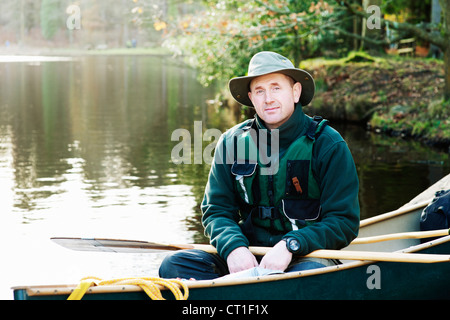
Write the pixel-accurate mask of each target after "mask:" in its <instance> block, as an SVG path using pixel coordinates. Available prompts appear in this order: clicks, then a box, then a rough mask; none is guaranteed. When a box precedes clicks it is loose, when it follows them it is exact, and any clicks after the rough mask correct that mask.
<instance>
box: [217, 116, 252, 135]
mask: <svg viewBox="0 0 450 320" xmlns="http://www.w3.org/2000/svg"><path fill="white" fill-rule="evenodd" d="M254 121H255V119H254V118H253V119H247V120H245V121H242V122H240V123H238V124H236V125H235V126H233V127H231V128H230V129H228V130H226V131H225V132H224V133H223V135H224V137H225V138H227V139H228V138H230V137H233V136H236V135H238V134H241V133H242V132H243V131H244V130H248V129H250V127H251V125H252V124H253V122H254Z"/></svg>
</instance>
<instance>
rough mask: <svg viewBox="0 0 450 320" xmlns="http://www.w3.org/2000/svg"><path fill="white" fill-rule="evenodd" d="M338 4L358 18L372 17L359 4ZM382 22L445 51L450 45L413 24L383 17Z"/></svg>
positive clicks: (346, 2) (344, 1)
mask: <svg viewBox="0 0 450 320" xmlns="http://www.w3.org/2000/svg"><path fill="white" fill-rule="evenodd" d="M336 2H337V3H338V4H340V3H343V5H344V6H345V7H346V8H347V10H348V11H349V12H350V13H352V14H354V15H357V16H360V17H363V18H366V19H367V18H369V17H370V16H371V14H368V13H367V12H365V11H364V10H363V8H361V6H360V5H358V4H355V3H349V2H348V1H346V0H343V1H338V0H336ZM380 22H381V24H382V25H386V24H389V26H390V27H392V28H394V29H397V30H402V31H407V32H411V33H412V34H413V35H414V36H416V37H417V38H420V39H422V40H425V41H427V42H430V43H432V44H434V45H436V46H438V47H439V48H441V49H443V50H445V48H446V47H447V46H448V45H449V44H448V41H447V40H446V39H445V38H444V37H442V36H440V35H435V34H431V33H429V32H427V31H426V30H424V29H423V28H421V27H417V26H415V25H413V24H410V23H407V22H393V21H390V20H387V19H384V18H382V17H380Z"/></svg>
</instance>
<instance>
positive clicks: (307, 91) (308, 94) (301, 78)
mask: <svg viewBox="0 0 450 320" xmlns="http://www.w3.org/2000/svg"><path fill="white" fill-rule="evenodd" d="M272 73H282V74H284V75H287V76H289V77H291V78H292V79H294V81H296V82H300V84H301V85H302V94H301V96H300V104H301V105H302V106H306V105H308V104H309V103H310V102H311V100H312V98H313V97H314V92H315V89H316V85H315V83H314V79H313V77H312V76H311V75H310V74H309V73H308V72H306V71H305V70H302V69H292V68H289V69H281V70H277V71H274V72H269V73H265V74H259V75H254V76H244V77H236V78H233V79H231V80H230V81H229V82H228V87H229V89H230V93H231V95H232V96H233V98H234V99H235V100H236V101H237V102H239V103H240V104H243V105H246V106H249V107H253V103H252V102H251V100H250V98H249V97H248V92H249V91H250V82H251V81H252V80H253V79H255V78H257V77H260V76H263V75H266V74H272Z"/></svg>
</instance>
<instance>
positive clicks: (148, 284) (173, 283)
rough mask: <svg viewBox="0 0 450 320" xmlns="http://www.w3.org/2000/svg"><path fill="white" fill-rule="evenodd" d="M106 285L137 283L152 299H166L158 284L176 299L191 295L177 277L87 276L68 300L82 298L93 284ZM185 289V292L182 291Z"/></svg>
mask: <svg viewBox="0 0 450 320" xmlns="http://www.w3.org/2000/svg"><path fill="white" fill-rule="evenodd" d="M92 285H94V286H105V285H136V286H139V287H141V288H142V289H143V290H144V291H145V293H146V294H147V295H148V296H149V297H150V298H151V299H152V300H165V299H164V298H163V296H162V294H161V290H160V289H159V287H158V285H160V286H163V287H166V288H168V289H169V290H170V291H171V292H172V293H173V295H174V296H175V299H177V300H187V298H188V296H189V289H188V287H187V285H186V284H185V283H184V282H183V281H181V280H177V279H161V278H153V277H141V278H133V277H132V278H120V279H111V280H102V279H100V278H97V277H85V278H83V279H81V281H80V283H79V284H78V286H77V287H76V288H75V289H74V290H73V292H72V293H71V294H70V296H69V298H68V299H67V300H81V298H83V296H84V294H85V293H86V291H87V290H88V289H89V288H90V287H91V286H92ZM180 288H182V289H183V291H184V293H183V292H182V291H181V289H180Z"/></svg>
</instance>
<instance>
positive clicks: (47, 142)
mask: <svg viewBox="0 0 450 320" xmlns="http://www.w3.org/2000/svg"><path fill="white" fill-rule="evenodd" d="M0 81H1V86H0V192H1V194H2V203H1V206H0V208H1V213H2V219H5V221H6V222H7V223H6V224H3V225H4V226H6V228H9V230H8V232H7V233H3V237H4V238H5V240H6V239H7V238H8V237H10V236H11V237H12V238H14V237H16V238H15V239H16V240H18V238H20V239H21V240H23V241H30V240H31V241H36V243H40V245H42V246H44V247H45V246H47V244H45V243H46V242H48V238H49V237H50V236H56V235H59V236H88V237H94V236H96V237H101V236H105V237H115V238H120V237H124V238H131V239H144V240H145V239H147V240H153V241H154V240H158V241H166V242H172V243H173V242H191V241H194V242H203V241H205V240H206V239H205V238H204V236H203V229H202V227H201V224H200V222H199V220H200V211H199V203H200V201H201V199H202V197H203V191H204V186H205V184H206V179H207V175H208V172H209V165H208V164H192V165H175V164H173V163H172V161H171V150H172V148H173V146H174V145H175V144H177V143H178V141H171V134H172V132H173V131H174V130H175V129H178V128H185V129H188V130H189V131H190V132H193V126H194V121H202V123H203V124H204V125H203V130H206V129H208V128H216V129H219V130H220V131H222V132H223V131H225V130H226V129H227V128H229V127H231V126H232V125H234V124H235V123H236V119H234V118H233V112H231V111H230V110H227V109H216V108H215V107H212V106H208V105H207V104H206V103H205V102H206V101H207V100H208V99H211V98H213V97H214V95H215V92H214V89H213V88H202V87H201V86H200V85H199V84H198V83H197V81H196V74H195V71H194V70H191V69H189V68H186V67H184V66H183V65H182V64H181V63H179V62H177V61H174V60H172V59H170V58H165V57H144V56H134V57H81V58H76V59H72V60H70V61H58V62H55V61H51V62H50V61H40V62H39V63H36V62H35V61H31V62H30V61H28V62H26V61H25V62H17V63H1V61H0ZM335 127H336V128H337V129H338V130H339V131H340V132H341V133H342V134H343V136H344V137H345V139H346V140H347V141H348V144H349V146H350V149H351V150H352V153H353V155H354V158H355V161H356V164H357V169H358V173H359V177H360V182H361V191H360V199H361V207H362V217H363V218H364V217H369V216H373V215H376V214H379V213H382V212H386V211H389V210H393V209H396V208H398V207H399V206H401V205H402V204H403V203H405V202H407V201H409V200H410V199H411V198H413V197H414V196H415V195H416V194H418V193H420V192H421V191H422V190H423V189H424V188H426V187H428V186H429V185H431V184H432V183H434V182H435V181H437V180H438V179H440V178H441V177H442V176H444V175H446V174H448V173H449V172H450V164H449V160H448V154H446V153H440V152H437V151H435V150H430V149H428V148H424V147H423V146H421V145H420V144H418V143H414V142H410V141H402V140H398V139H389V138H386V137H383V136H378V135H373V134H369V133H367V132H365V131H364V129H362V128H359V127H353V126H342V125H339V124H336V125H335ZM204 143H206V144H207V143H209V142H204ZM25 226H28V227H25ZM20 239H19V240H20ZM36 239H40V240H36ZM0 240H1V239H0ZM20 248H22V249H23V247H17V248H16V249H14V250H13V251H14V252H15V251H17V250H19V249H20ZM48 250H49V251H52V250H56V249H55V248H53V247H52V248H48ZM58 254H59V255H60V254H62V253H61V251H58ZM67 254H69V253H67ZM71 254H72V255H73V254H74V253H71ZM129 257H131V256H129ZM49 259H50V260H52V259H54V257H53V258H52V256H51V257H50V258H49ZM91 259H92V257H91ZM114 259H118V258H114ZM141 259H142V258H141V257H138V256H134V258H129V259H127V261H128V264H127V268H124V270H125V269H126V270H130V268H131V269H133V268H136V265H135V263H136V261H137V260H138V261H141ZM145 259H146V258H145ZM145 259H144V260H145ZM133 261H134V262H133ZM146 261H147V260H146ZM121 263H124V262H123V261H121ZM154 264H157V263H156V262H154ZM100 265H101V263H100ZM86 267H87V268H88V267H89V264H87V265H86ZM149 268H150V267H149V266H146V267H145V268H142V270H148V269H149ZM152 268H153V269H154V266H153V267H152ZM133 270H134V269H133ZM128 275H129V274H128ZM83 276H84V275H83Z"/></svg>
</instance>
